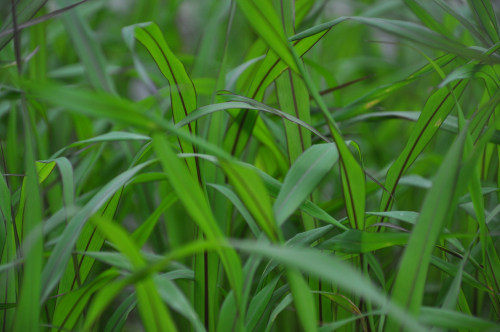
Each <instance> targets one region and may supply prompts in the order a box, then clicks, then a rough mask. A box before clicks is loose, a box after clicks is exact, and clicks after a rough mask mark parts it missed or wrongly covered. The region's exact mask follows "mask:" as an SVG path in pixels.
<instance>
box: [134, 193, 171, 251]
mask: <svg viewBox="0 0 500 332" xmlns="http://www.w3.org/2000/svg"><path fill="white" fill-rule="evenodd" d="M176 201H177V197H176V195H175V194H174V193H170V194H169V195H167V196H166V197H165V198H163V200H162V201H161V203H160V204H159V205H158V207H157V208H156V210H154V211H153V213H152V214H151V215H150V216H149V218H148V219H146V220H145V221H144V222H143V223H142V224H141V226H139V227H138V228H137V229H136V230H135V231H134V233H133V234H132V239H133V240H134V241H135V243H136V244H137V246H138V247H139V248H141V247H142V246H144V245H145V244H146V242H147V240H148V238H149V236H150V235H151V233H152V232H153V230H154V227H155V225H156V224H157V222H158V219H160V217H161V215H162V213H163V212H165V211H166V210H167V209H168V208H169V207H170V206H172V204H174V203H175V202H176Z"/></svg>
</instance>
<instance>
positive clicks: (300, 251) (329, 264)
mask: <svg viewBox="0 0 500 332" xmlns="http://www.w3.org/2000/svg"><path fill="white" fill-rule="evenodd" d="M231 243H232V245H233V246H234V247H235V248H237V249H239V250H241V251H244V252H247V253H252V254H255V255H259V256H263V257H266V258H268V259H273V260H276V261H278V262H280V263H281V264H284V265H285V266H287V267H289V268H294V269H298V270H301V271H303V272H305V273H307V274H309V275H311V276H315V277H318V278H321V279H322V280H324V281H328V282H332V283H334V284H336V285H338V286H339V287H341V288H342V289H344V290H347V291H350V292H352V293H353V294H356V295H358V296H362V297H364V298H365V299H367V300H370V301H372V302H373V303H374V304H377V305H379V306H381V307H384V309H385V310H387V312H388V313H389V315H390V316H391V317H394V319H396V320H397V321H398V322H400V323H405V324H406V325H405V326H406V328H407V330H408V331H424V330H425V329H424V328H423V327H422V326H421V325H420V324H418V323H417V322H416V321H415V319H414V318H413V317H411V316H410V315H408V314H407V313H406V312H405V311H404V310H403V309H401V307H400V306H399V305H397V304H396V303H394V302H392V301H390V300H388V299H387V298H386V296H385V295H384V294H383V293H382V291H381V290H379V289H378V287H376V286H375V285H374V284H372V282H371V281H370V280H369V279H368V278H367V277H365V276H363V275H362V274H361V272H359V271H357V270H355V269H354V268H353V267H351V266H350V265H349V264H347V263H346V262H344V261H342V260H340V259H338V258H336V257H335V256H332V255H327V254H324V253H321V252H319V251H318V250H313V249H308V248H303V247H296V248H295V247H294V248H290V247H284V246H272V245H269V244H263V243H260V242H259V243H256V242H250V241H232V242H231Z"/></svg>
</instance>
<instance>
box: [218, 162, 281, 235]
mask: <svg viewBox="0 0 500 332" xmlns="http://www.w3.org/2000/svg"><path fill="white" fill-rule="evenodd" d="M220 164H221V166H222V168H223V169H224V172H225V173H226V175H227V177H228V178H229V181H230V183H231V184H232V185H233V186H234V188H235V190H236V192H237V193H238V196H239V197H240V199H241V201H242V202H243V204H245V206H246V207H247V209H248V210H249V211H250V213H251V214H252V215H253V217H254V219H255V221H256V222H257V224H258V225H259V226H260V228H261V229H262V230H263V231H264V233H265V234H266V235H267V236H268V238H269V239H270V240H271V241H274V242H276V241H278V240H280V239H282V235H281V232H280V231H279V228H278V227H277V226H279V225H277V224H276V221H275V219H274V215H273V212H272V208H271V199H270V198H269V194H268V193H267V190H266V187H265V186H264V184H263V183H262V180H261V179H260V178H259V176H258V175H257V174H256V173H255V171H254V170H251V169H248V168H245V167H243V166H241V165H238V164H233V163H228V162H225V161H220Z"/></svg>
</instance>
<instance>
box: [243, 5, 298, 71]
mask: <svg viewBox="0 0 500 332" xmlns="http://www.w3.org/2000/svg"><path fill="white" fill-rule="evenodd" d="M237 2H238V5H239V7H240V8H241V11H242V12H243V14H244V15H245V16H246V18H247V20H248V22H249V23H250V24H251V25H252V27H253V28H254V30H255V31H256V32H257V34H258V35H259V36H260V37H261V38H262V39H263V40H265V42H266V43H267V45H268V46H269V47H270V48H271V49H273V51H274V52H276V54H277V55H278V56H279V57H280V58H281V59H282V60H283V62H285V63H286V64H287V65H288V66H289V67H290V68H291V69H292V70H294V71H298V69H297V66H296V65H295V62H294V60H293V57H292V56H291V54H290V51H289V48H288V47H289V46H288V41H287V39H286V36H285V33H284V31H283V27H282V25H281V20H280V18H279V16H278V15H277V13H276V11H275V10H274V8H273V6H272V4H271V2H269V1H267V0H237Z"/></svg>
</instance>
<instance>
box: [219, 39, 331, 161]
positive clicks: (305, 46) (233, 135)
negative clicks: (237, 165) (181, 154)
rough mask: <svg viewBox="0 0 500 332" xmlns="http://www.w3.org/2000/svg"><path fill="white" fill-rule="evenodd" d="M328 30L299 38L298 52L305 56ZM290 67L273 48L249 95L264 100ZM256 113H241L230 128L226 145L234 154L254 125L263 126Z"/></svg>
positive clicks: (241, 149) (254, 80)
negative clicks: (269, 88) (281, 75)
mask: <svg viewBox="0 0 500 332" xmlns="http://www.w3.org/2000/svg"><path fill="white" fill-rule="evenodd" d="M325 34H326V32H323V33H319V34H316V35H313V36H311V37H309V38H305V39H302V40H299V41H297V42H295V43H294V44H293V47H294V49H296V51H297V54H299V55H300V56H303V55H304V54H305V53H306V52H307V51H309V50H310V49H311V47H313V46H314V45H315V44H316V43H317V42H318V41H319V40H320V39H321V38H322V37H323V36H324V35H325ZM287 68H288V65H287V64H286V63H285V62H284V61H282V60H281V58H280V57H279V56H278V55H277V54H276V53H275V52H274V51H273V49H272V48H271V49H270V50H269V51H268V52H267V54H266V58H265V59H264V61H263V62H262V64H261V65H260V66H259V68H258V70H257V72H256V73H255V75H252V76H251V77H250V79H251V84H250V85H249V88H248V91H247V95H248V96H249V97H251V98H252V99H255V100H257V101H262V100H263V97H264V92H265V90H266V89H267V87H268V86H269V85H270V84H271V83H272V82H274V81H275V80H276V78H278V77H279V76H280V74H281V73H282V72H283V71H284V70H286V69H287ZM256 121H257V117H256V115H254V114H251V113H250V114H246V113H243V114H242V113H240V114H238V115H237V116H236V120H235V121H234V123H233V124H232V125H231V126H230V127H229V128H228V130H227V133H226V137H225V139H224V146H225V147H226V149H227V150H228V151H231V152H232V153H233V154H234V155H240V154H241V152H242V151H243V149H244V148H245V146H246V144H247V142H248V139H249V137H250V135H251V134H252V130H253V129H254V126H255V125H257V126H262V125H263V123H260V124H259V122H258V121H257V123H256Z"/></svg>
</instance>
